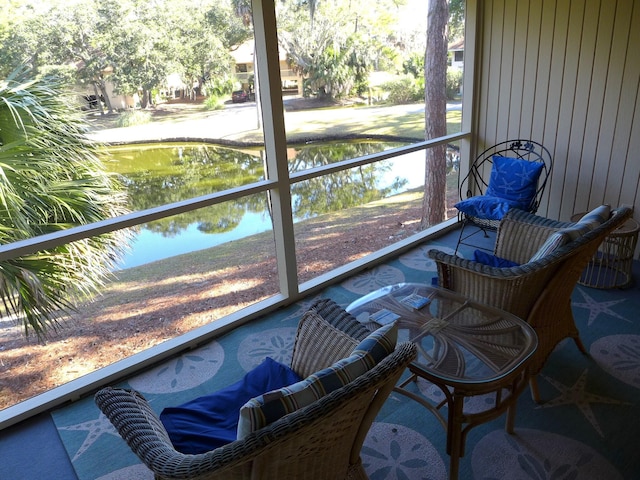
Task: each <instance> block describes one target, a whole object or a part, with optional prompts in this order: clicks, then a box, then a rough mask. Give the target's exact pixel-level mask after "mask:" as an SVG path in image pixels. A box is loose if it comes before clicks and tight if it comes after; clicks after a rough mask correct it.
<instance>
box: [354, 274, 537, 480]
mask: <svg viewBox="0 0 640 480" xmlns="http://www.w3.org/2000/svg"><path fill="white" fill-rule="evenodd" d="M347 311H348V312H349V313H351V314H352V315H354V316H355V317H356V318H357V319H358V320H359V321H360V322H361V323H363V324H364V325H365V326H367V327H368V328H370V329H375V328H378V327H379V326H381V325H384V324H386V323H389V322H398V328H399V329H400V331H402V330H405V331H407V332H408V337H409V338H408V339H409V340H410V341H412V342H414V343H415V344H416V345H417V347H418V358H417V360H416V361H414V362H413V363H412V364H411V365H410V367H409V370H410V372H411V375H410V377H409V378H408V379H407V380H405V381H403V382H402V383H400V384H399V385H398V386H397V387H396V391H398V392H400V393H402V394H403V395H407V396H408V397H410V398H412V399H414V400H416V401H417V402H419V403H420V404H422V405H423V406H425V407H426V408H428V409H429V410H430V411H431V412H433V413H434V414H435V415H436V417H437V418H438V419H439V420H440V423H442V425H443V426H444V427H445V429H446V431H447V453H448V454H449V456H450V469H449V477H450V478H454V479H455V478H457V476H458V468H459V460H460V457H461V456H463V455H464V442H465V438H466V435H467V433H468V432H469V430H470V429H471V428H473V427H474V426H476V425H479V424H481V423H485V422H487V421H489V420H492V419H494V418H496V417H498V416H499V415H501V414H502V413H504V412H505V411H507V422H506V429H507V431H508V432H510V433H511V432H513V421H514V415H515V402H516V400H517V397H518V395H519V394H520V393H521V392H522V390H523V389H524V388H525V387H526V385H527V381H528V374H527V370H526V366H527V361H528V360H529V358H530V357H531V355H532V354H533V352H534V351H535V349H536V346H537V344H538V340H537V336H536V334H535V331H534V330H533V328H531V327H530V326H529V325H528V324H527V323H526V322H524V321H523V320H521V319H520V318H518V317H516V316H514V315H512V314H510V313H507V312H505V311H502V310H499V309H496V308H493V307H490V306H487V305H484V304H481V303H478V302H474V301H472V300H469V299H467V298H465V297H463V296H461V295H459V294H457V293H453V292H450V291H448V290H444V289H441V288H438V287H434V286H430V285H423V284H418V283H402V284H397V285H391V286H388V287H384V288H381V289H379V290H376V291H375V292H372V293H370V294H368V295H366V296H364V297H362V298H360V299H358V300H356V301H355V302H353V303H352V304H351V305H349V306H348V307H347ZM418 378H422V379H425V380H427V381H428V382H431V383H432V384H434V385H436V386H437V387H439V388H440V389H441V390H442V392H443V393H444V396H445V400H444V401H443V402H441V403H440V404H437V405H434V404H432V403H431V402H429V401H428V400H427V399H426V398H425V397H423V396H422V395H420V394H418V393H416V392H414V391H411V390H409V389H407V388H406V387H407V386H408V385H409V384H410V383H412V382H414V381H417V379H418ZM484 394H492V395H493V396H494V401H493V402H492V403H491V406H490V407H488V408H487V409H486V410H483V411H482V412H477V411H474V412H473V413H468V412H465V410H464V402H465V398H468V397H472V396H476V395H484ZM445 405H446V406H447V415H446V418H445V416H444V415H443V414H442V413H441V409H442V407H443V406H445Z"/></svg>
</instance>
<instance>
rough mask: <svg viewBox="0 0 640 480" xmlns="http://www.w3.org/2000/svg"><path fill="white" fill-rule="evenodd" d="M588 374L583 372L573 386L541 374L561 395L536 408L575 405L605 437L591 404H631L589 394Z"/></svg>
mask: <svg viewBox="0 0 640 480" xmlns="http://www.w3.org/2000/svg"><path fill="white" fill-rule="evenodd" d="M588 372H589V370H588V369H586V370H585V371H584V372H582V374H581V375H580V377H579V378H578V380H576V382H575V383H574V384H573V385H571V386H567V385H565V384H563V383H561V382H558V381H557V380H554V379H553V378H551V377H547V376H546V375H542V374H540V376H541V377H542V378H544V379H545V380H546V381H547V382H549V383H550V384H551V385H553V386H554V387H555V388H556V389H557V390H558V391H559V392H560V395H559V396H557V397H556V398H553V399H551V400H549V401H548V402H545V403H544V404H543V405H539V406H537V407H536V408H551V407H559V406H562V405H575V406H576V407H578V409H579V410H580V411H581V412H582V414H583V415H584V416H585V417H586V419H587V420H588V421H589V423H591V426H593V428H594V429H595V430H596V432H598V433H599V434H600V436H601V437H604V434H603V433H602V429H601V428H600V424H599V423H598V420H597V419H596V416H595V415H594V413H593V410H592V409H591V404H592V403H607V404H612V405H629V403H627V402H622V401H620V400H617V399H615V398H609V397H603V396H601V395H596V394H594V393H589V392H587V391H586V386H587V373H588Z"/></svg>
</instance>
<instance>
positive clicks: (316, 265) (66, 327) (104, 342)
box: [0, 104, 454, 409]
mask: <svg viewBox="0 0 640 480" xmlns="http://www.w3.org/2000/svg"><path fill="white" fill-rule="evenodd" d="M200 112H201V109H200V108H198V106H196V105H189V104H186V105H167V106H165V107H164V108H162V109H158V111H157V112H155V113H154V115H158V116H163V117H169V116H171V115H173V116H174V118H177V119H180V118H186V117H188V116H189V115H198V114H200ZM93 123H94V128H111V127H112V126H113V125H114V124H115V118H100V119H99V120H97V121H94V122H93ZM451 200H452V201H453V200H454V199H451ZM419 208H420V206H419V202H412V203H411V204H410V205H409V206H408V207H402V208H388V209H386V210H385V211H384V215H377V216H371V215H368V214H365V213H363V216H362V217H361V218H355V219H354V218H349V219H343V221H342V222H341V223H340V224H341V225H342V228H337V229H336V228H334V229H333V230H332V235H333V237H332V241H331V242H327V241H323V239H324V238H325V235H326V228H327V226H326V225H325V224H324V223H322V222H317V223H309V224H308V226H305V227H300V229H299V230H298V229H297V230H296V236H297V241H298V242H299V244H298V245H297V248H298V263H299V264H300V265H304V268H300V273H299V275H300V279H301V281H305V280H308V279H310V278H313V277H315V276H317V275H318V274H319V273H321V272H325V271H329V270H331V269H333V268H335V267H337V266H339V265H343V264H345V263H348V262H350V261H353V260H355V259H356V258H359V257H361V256H363V255H365V254H367V253H369V252H373V251H375V250H378V249H380V248H382V247H384V246H386V245H388V244H389V243H391V241H397V240H399V239H401V238H404V237H406V236H408V235H411V234H412V233H414V232H415V231H416V227H417V220H416V219H417V218H419ZM373 229H375V231H376V234H375V235H372V234H371V232H372V231H373ZM298 236H299V238H298ZM355 239H357V241H356V240H355ZM263 243H264V242H263ZM260 248H261V247H260V246H256V247H255V248H254V250H255V251H256V252H257V253H259V250H260ZM264 248H265V250H266V249H268V247H267V246H265V247H264ZM270 255H271V254H270V253H269V252H266V251H265V253H264V255H263V256H262V257H261V258H265V259H267V260H265V261H259V262H255V263H253V264H252V265H250V267H243V266H241V265H238V266H234V267H225V268H220V269H217V270H216V269H213V270H212V269H211V268H210V266H202V265H199V266H197V265H193V266H185V267H186V268H185V272H186V271H188V272H189V273H183V274H176V275H175V276H172V278H161V277H160V276H158V277H155V276H154V273H153V271H152V272H151V273H149V274H148V275H149V276H148V277H146V278H145V282H144V283H146V284H147V285H145V287H147V286H149V287H152V288H141V287H142V286H141V285H136V284H135V283H132V282H128V281H127V276H126V274H122V275H121V277H122V278H120V279H119V283H117V284H116V285H117V288H111V289H109V288H108V289H107V291H106V293H105V294H104V295H102V296H100V297H98V298H97V299H96V300H95V301H92V302H89V303H86V304H84V305H82V306H81V308H80V313H78V314H77V315H74V316H73V317H72V318H69V319H67V320H66V321H65V322H64V324H63V325H62V327H61V328H60V329H59V330H58V331H57V332H52V333H51V335H50V337H49V338H48V340H47V341H46V343H42V342H38V341H37V339H36V338H35V336H33V335H31V336H29V337H28V338H25V336H24V332H23V330H22V329H21V327H19V326H17V325H15V323H14V322H13V321H11V320H9V319H0V409H4V408H7V407H9V406H12V405H14V404H16V403H18V402H20V401H23V400H26V399H28V398H30V397H32V396H34V395H37V394H40V393H43V392H45V391H47V390H50V389H52V388H54V387H57V386H59V385H62V384H63V383H66V382H69V381H71V380H73V379H76V378H78V377H80V376H82V375H85V374H87V373H90V372H92V371H95V370H97V369H99V368H101V367H104V366H106V365H109V364H111V363H113V362H115V361H117V360H120V359H122V358H125V357H127V356H130V355H132V354H134V353H137V352H140V351H142V350H145V349H148V348H150V347H151V346H154V345H157V344H159V343H161V342H163V341H165V340H167V339H170V338H173V337H176V336H178V335H180V334H182V333H185V332H188V331H190V330H192V329H194V328H197V327H199V326H201V325H203V324H206V323H208V322H211V321H213V320H215V319H216V318H220V317H222V316H224V315H226V314H229V313H231V312H232V311H236V310H238V309H239V308H242V307H244V306H247V305H249V304H251V303H254V302H256V301H257V300H260V299H263V298H266V297H268V296H270V295H272V294H274V293H276V288H277V281H275V279H276V271H275V263H274V260H273V258H270ZM189 267H191V268H189ZM124 272H126V271H124Z"/></svg>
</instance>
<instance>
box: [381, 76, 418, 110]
mask: <svg viewBox="0 0 640 480" xmlns="http://www.w3.org/2000/svg"><path fill="white" fill-rule="evenodd" d="M421 84H422V86H421ZM381 88H382V89H383V90H385V91H386V92H388V96H387V101H388V102H389V103H394V104H400V103H413V102H419V101H420V100H422V99H423V98H424V80H423V81H422V82H419V81H418V80H417V79H415V78H413V77H412V76H411V75H404V76H402V77H399V78H398V79H397V80H393V81H390V82H386V83H384V84H382V85H381Z"/></svg>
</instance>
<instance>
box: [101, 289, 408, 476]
mask: <svg viewBox="0 0 640 480" xmlns="http://www.w3.org/2000/svg"><path fill="white" fill-rule="evenodd" d="M312 309H313V310H315V311H316V312H317V313H318V314H319V315H320V316H322V317H323V318H324V319H325V320H327V322H326V323H324V327H321V328H315V329H309V328H306V329H305V328H300V327H299V329H298V333H297V336H296V341H295V346H294V351H293V359H292V363H291V367H292V369H293V370H295V371H296V372H297V373H298V374H300V375H301V376H303V377H305V376H307V375H308V374H310V373H312V372H314V371H316V370H319V369H322V368H325V367H327V366H329V365H331V364H333V363H334V362H335V361H336V360H339V359H340V358H343V357H344V356H348V355H349V353H350V351H351V350H352V349H353V347H354V346H355V345H356V344H357V343H358V342H359V340H361V339H362V338H364V337H365V336H366V335H367V334H368V333H370V332H369V331H368V330H367V329H365V328H364V327H363V326H362V325H361V324H360V323H359V322H358V321H357V320H355V319H354V318H353V317H352V316H351V315H350V314H348V313H346V312H345V311H344V310H343V309H342V308H340V307H339V306H337V305H336V304H335V303H333V302H332V301H330V300H321V301H319V302H317V303H316V304H315V305H314V306H313V307H312ZM415 356H416V347H415V345H413V344H412V343H403V344H400V345H398V347H397V348H396V350H395V351H394V352H393V353H392V354H390V355H389V356H387V357H386V358H385V359H384V360H382V361H381V362H380V363H379V364H377V365H376V366H375V367H374V368H373V369H371V370H369V371H368V372H367V373H365V374H363V375H361V376H360V377H358V378H356V379H355V380H353V381H352V382H350V383H348V384H347V385H345V386H344V387H342V388H340V389H338V390H335V391H334V392H332V393H330V394H328V395H326V396H325V397H323V398H321V399H320V400H317V401H316V402H314V403H313V404H311V405H309V406H307V407H304V408H302V409H300V410H298V411H296V412H294V413H291V414H289V415H285V416H284V417H282V418H281V419H280V420H277V421H276V422H274V423H272V424H270V425H269V426H267V427H265V428H262V429H260V430H257V431H255V432H253V433H251V434H249V436H247V437H245V438H244V439H242V440H236V441H235V442H232V443H230V444H227V445H225V446H223V447H220V448H217V449H215V450H212V451H209V452H207V453H203V454H199V455H185V454H182V453H179V452H177V451H176V450H175V449H174V448H173V446H172V445H171V442H170V440H169V437H168V434H167V433H166V430H165V428H164V426H163V424H162V423H161V421H160V420H159V418H158V416H157V415H156V413H155V412H154V411H153V409H152V408H151V407H150V405H149V404H148V403H147V401H146V400H145V399H144V398H143V397H142V395H140V394H139V393H137V392H132V391H128V390H124V389H118V388H111V387H107V388H104V389H102V390H100V391H99V392H98V393H97V394H96V396H95V400H96V403H97V404H98V406H99V408H100V409H101V410H102V411H103V413H104V414H105V415H106V416H107V417H108V418H109V419H110V421H111V422H112V423H113V425H114V426H115V427H116V429H117V430H118V432H119V433H120V435H121V436H122V437H123V438H124V439H125V440H126V442H127V443H128V444H129V446H130V448H131V449H132V450H133V451H134V452H135V453H136V455H138V457H139V458H140V459H141V460H142V461H143V462H144V464H145V465H146V466H147V467H149V468H150V469H151V470H152V471H153V473H154V474H155V478H156V479H225V480H229V479H274V480H276V479H277V480H283V479H300V478H305V479H327V480H329V479H331V480H333V479H339V478H349V479H352V478H353V479H365V478H367V475H366V473H365V472H364V468H363V467H362V463H361V461H360V449H361V447H362V444H363V442H364V439H365V437H366V435H367V432H368V430H369V428H370V426H371V423H372V422H373V420H374V419H375V416H376V414H377V412H378V411H379V409H380V407H381V406H382V404H383V403H384V401H385V400H386V398H387V397H388V395H389V394H390V393H391V390H392V389H393V387H394V386H395V384H396V381H397V380H398V378H399V377H400V376H401V374H402V373H403V372H404V370H405V368H406V367H407V366H408V364H409V363H410V362H411V361H412V360H413V359H414V358H415Z"/></svg>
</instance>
